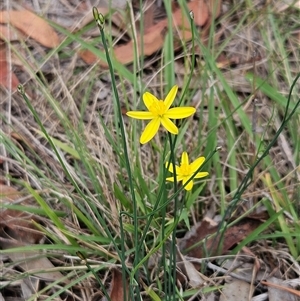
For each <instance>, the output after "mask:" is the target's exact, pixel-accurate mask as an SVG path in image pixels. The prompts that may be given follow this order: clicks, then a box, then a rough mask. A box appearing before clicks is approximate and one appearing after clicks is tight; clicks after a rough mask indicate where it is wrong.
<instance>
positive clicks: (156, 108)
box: [149, 100, 166, 117]
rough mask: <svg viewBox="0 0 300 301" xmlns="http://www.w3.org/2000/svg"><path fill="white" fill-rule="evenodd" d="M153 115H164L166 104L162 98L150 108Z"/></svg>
mask: <svg viewBox="0 0 300 301" xmlns="http://www.w3.org/2000/svg"><path fill="white" fill-rule="evenodd" d="M149 111H151V113H153V115H156V116H160V117H162V116H163V115H164V114H165V112H166V106H165V104H164V102H163V101H162V100H159V101H154V102H153V103H152V105H151V107H150V109H149Z"/></svg>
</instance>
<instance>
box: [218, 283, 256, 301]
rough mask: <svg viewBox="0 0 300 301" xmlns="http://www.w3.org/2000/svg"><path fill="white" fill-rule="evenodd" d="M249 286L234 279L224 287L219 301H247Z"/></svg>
mask: <svg viewBox="0 0 300 301" xmlns="http://www.w3.org/2000/svg"><path fill="white" fill-rule="evenodd" d="M250 289H251V285H250V284H249V283H247V282H246V281H243V280H238V279H234V280H232V281H230V282H229V283H226V284H225V285H224V288H223V289H222V293H221V295H220V301H227V300H230V301H248V300H249V293H250Z"/></svg>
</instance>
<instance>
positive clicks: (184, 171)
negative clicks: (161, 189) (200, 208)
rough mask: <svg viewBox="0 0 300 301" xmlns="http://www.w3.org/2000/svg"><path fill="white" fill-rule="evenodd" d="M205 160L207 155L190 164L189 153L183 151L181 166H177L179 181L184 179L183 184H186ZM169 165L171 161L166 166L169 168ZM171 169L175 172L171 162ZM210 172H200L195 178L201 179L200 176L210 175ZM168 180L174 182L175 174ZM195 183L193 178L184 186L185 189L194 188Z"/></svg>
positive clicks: (177, 178)
mask: <svg viewBox="0 0 300 301" xmlns="http://www.w3.org/2000/svg"><path fill="white" fill-rule="evenodd" d="M204 161H205V157H199V158H198V159H196V160H195V161H194V162H192V163H191V164H189V157H188V154H187V153H186V152H183V153H182V156H181V162H180V166H177V165H176V166H175V171H176V181H177V182H180V181H182V184H183V185H184V184H185V183H186V182H187V181H188V180H189V179H190V178H191V177H192V176H193V175H194V174H195V172H196V171H197V170H198V169H199V168H200V166H201V165H202V164H203V163H204ZM168 165H169V163H168V162H167V163H166V168H168ZM169 171H170V172H171V173H174V167H173V164H172V163H170V166H169ZM208 174H209V173H208V172H206V171H202V172H198V173H197V174H196V175H195V177H194V178H193V179H200V178H203V177H206V176H208ZM166 180H167V181H170V182H174V176H173V177H169V178H167V179H166ZM193 185H194V183H193V180H191V181H190V182H189V183H188V184H187V185H186V186H185V187H184V189H185V190H191V189H192V188H193Z"/></svg>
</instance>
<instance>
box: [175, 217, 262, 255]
mask: <svg viewBox="0 0 300 301" xmlns="http://www.w3.org/2000/svg"><path fill="white" fill-rule="evenodd" d="M261 223H262V222H261V221H260V220H258V219H253V218H244V219H242V220H241V221H239V222H238V223H237V224H235V225H234V226H232V227H231V228H228V229H226V231H225V233H224V237H221V235H220V234H219V236H215V237H212V238H210V239H207V241H206V242H205V245H204V246H203V245H202V244H201V245H197V243H198V242H200V241H201V240H203V239H205V238H206V237H207V236H208V235H210V234H213V233H216V232H217V231H218V226H217V225H213V224H211V222H209V221H208V220H207V219H204V220H203V222H201V223H199V224H197V225H196V226H195V227H193V228H192V229H191V231H189V232H188V233H187V234H186V236H185V237H184V238H183V239H181V240H180V242H179V247H180V250H181V251H182V252H184V253H185V254H188V255H189V256H190V257H195V258H202V257H205V256H206V253H205V252H208V254H209V255H210V256H211V255H214V254H216V253H217V252H218V251H219V252H220V254H224V253H226V252H227V251H228V250H230V249H231V248H232V247H233V246H235V245H236V244H238V243H239V242H241V241H242V240H243V239H244V238H245V237H247V236H248V235H249V234H250V233H251V232H252V231H254V230H255V229H256V228H257V227H258V226H259V225H260V224H261ZM220 239H222V241H223V244H222V245H220ZM219 247H220V250H218V248H219Z"/></svg>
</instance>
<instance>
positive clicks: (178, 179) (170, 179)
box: [166, 175, 184, 182]
mask: <svg viewBox="0 0 300 301" xmlns="http://www.w3.org/2000/svg"><path fill="white" fill-rule="evenodd" d="M183 179H184V177H182V176H178V175H176V181H177V182H180V181H182V180H183ZM166 180H167V181H170V182H174V176H173V177H168V178H166Z"/></svg>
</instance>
